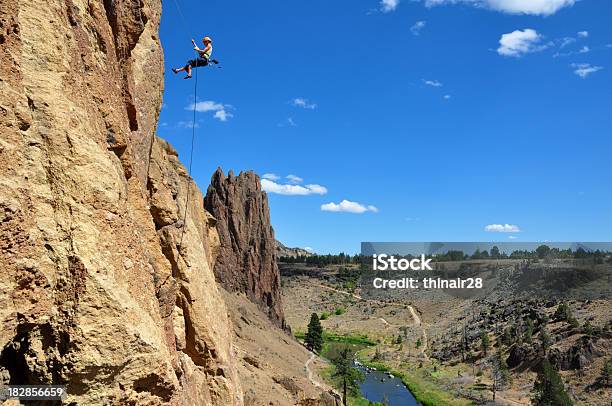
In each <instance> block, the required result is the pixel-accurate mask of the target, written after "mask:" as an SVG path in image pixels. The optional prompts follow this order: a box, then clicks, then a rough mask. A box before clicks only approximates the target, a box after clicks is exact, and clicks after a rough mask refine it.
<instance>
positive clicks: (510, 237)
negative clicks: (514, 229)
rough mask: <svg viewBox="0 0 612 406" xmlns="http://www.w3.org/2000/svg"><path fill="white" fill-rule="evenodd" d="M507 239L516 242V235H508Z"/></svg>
mask: <svg viewBox="0 0 612 406" xmlns="http://www.w3.org/2000/svg"><path fill="white" fill-rule="evenodd" d="M508 238H509V239H511V240H516V239H517V238H518V237H517V236H516V235H509V236H508Z"/></svg>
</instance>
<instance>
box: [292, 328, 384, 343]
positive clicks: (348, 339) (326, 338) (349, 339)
mask: <svg viewBox="0 0 612 406" xmlns="http://www.w3.org/2000/svg"><path fill="white" fill-rule="evenodd" d="M293 335H294V336H295V338H297V339H298V340H304V338H306V333H305V332H304V331H296V332H295V333H294V334H293ZM330 341H333V342H338V343H344V344H360V345H363V346H372V345H376V341H373V340H371V339H369V338H368V336H367V335H365V334H361V335H355V334H335V333H330V332H327V331H324V332H323V342H324V343H325V342H330Z"/></svg>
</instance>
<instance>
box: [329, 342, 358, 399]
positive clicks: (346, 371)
mask: <svg viewBox="0 0 612 406" xmlns="http://www.w3.org/2000/svg"><path fill="white" fill-rule="evenodd" d="M333 363H334V365H335V367H336V369H335V371H334V373H333V375H332V377H333V378H335V379H338V380H339V381H340V384H341V385H342V402H343V403H344V405H345V406H346V405H347V403H346V399H347V394H349V393H352V394H356V393H358V392H359V383H360V382H363V381H364V379H365V377H364V375H363V373H362V372H361V371H360V370H358V369H357V368H354V367H353V353H352V352H351V350H350V348H348V347H344V348H343V349H342V350H340V354H339V356H338V357H337V358H335V359H334V360H333Z"/></svg>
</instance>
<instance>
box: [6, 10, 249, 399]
mask: <svg viewBox="0 0 612 406" xmlns="http://www.w3.org/2000/svg"><path fill="white" fill-rule="evenodd" d="M160 13H161V3H160V2H159V1H156V0H114V1H111V0H105V1H101V0H96V1H91V0H89V1H86V0H28V1H25V0H0V77H1V81H0V134H1V137H0V250H1V256H0V268H1V269H2V272H0V323H2V327H1V330H0V380H1V382H0V383H6V384H7V383H12V384H51V383H53V384H65V385H67V386H68V393H69V399H68V401H69V402H76V403H78V404H91V405H95V404H132V405H141V404H147V405H154V404H160V405H161V404H181V405H182V404H193V405H209V404H214V405H240V404H242V394H241V393H242V392H241V388H240V385H239V383H238V379H237V375H236V372H235V365H234V361H233V352H232V340H231V324H230V321H229V319H228V316H227V309H226V308H225V305H224V303H223V300H222V299H221V297H220V295H219V292H218V291H217V288H216V285H215V283H214V275H213V271H212V263H213V261H214V257H215V255H216V253H217V251H218V247H219V237H218V235H217V233H216V230H215V228H214V220H213V219H212V217H211V216H210V215H209V214H207V213H206V212H205V211H204V208H203V203H202V196H201V194H200V191H199V190H198V188H197V187H196V186H195V184H193V183H192V181H191V180H190V179H189V178H188V176H187V174H186V172H185V170H184V168H183V167H182V166H181V165H180V163H179V162H178V158H177V157H176V153H175V152H174V151H173V150H172V148H170V146H169V145H168V144H166V143H165V142H163V141H161V140H155V138H154V136H153V134H154V131H155V127H156V122H157V116H158V113H159V109H160V105H161V94H162V90H163V89H162V83H163V81H162V71H163V54H162V50H161V47H160V44H159V40H158V37H157V31H158V25H159V19H160ZM149 157H150V158H151V159H149ZM187 194H189V195H190V198H189V202H188V204H187V205H186V203H187V199H186V197H187ZM185 211H187V217H186V221H185V222H184V224H183V221H182V220H183V216H184V214H185ZM181 238H182V244H179V242H180V240H181Z"/></svg>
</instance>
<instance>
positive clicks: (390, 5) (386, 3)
mask: <svg viewBox="0 0 612 406" xmlns="http://www.w3.org/2000/svg"><path fill="white" fill-rule="evenodd" d="M399 2H400V0H381V1H380V11H382V12H383V13H389V12H391V11H395V9H396V8H397V6H398V5H399Z"/></svg>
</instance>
